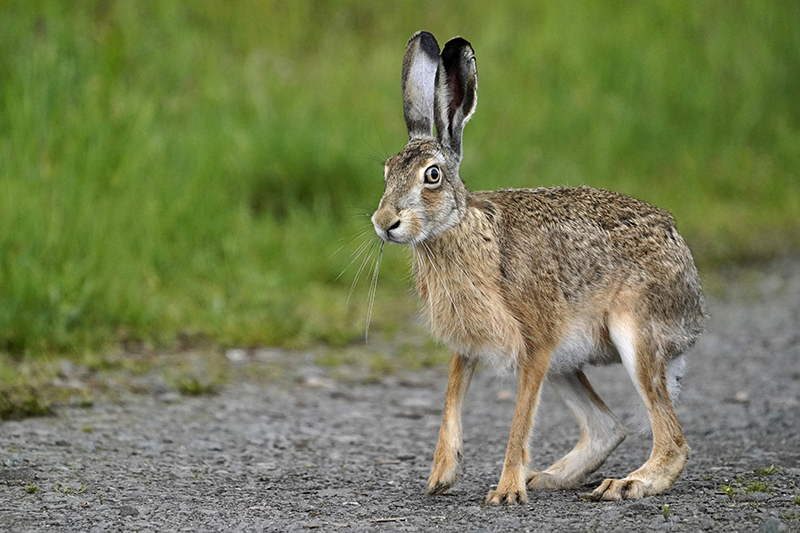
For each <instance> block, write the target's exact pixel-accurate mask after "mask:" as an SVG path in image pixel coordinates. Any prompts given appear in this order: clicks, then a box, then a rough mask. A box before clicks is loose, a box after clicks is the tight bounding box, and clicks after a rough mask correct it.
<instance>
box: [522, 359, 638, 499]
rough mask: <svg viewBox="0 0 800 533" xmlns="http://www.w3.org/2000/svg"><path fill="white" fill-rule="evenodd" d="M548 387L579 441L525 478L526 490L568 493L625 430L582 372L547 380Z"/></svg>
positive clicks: (599, 461)
mask: <svg viewBox="0 0 800 533" xmlns="http://www.w3.org/2000/svg"><path fill="white" fill-rule="evenodd" d="M548 379H549V381H550V384H551V385H552V386H553V389H555V391H556V392H557V393H558V395H559V396H560V397H561V399H562V400H564V403H566V404H567V407H569V409H570V411H572V414H573V415H574V416H575V420H577V422H578V426H580V429H581V438H580V440H578V443H577V444H576V445H575V448H573V450H572V451H571V452H569V453H568V454H567V455H565V456H564V457H562V458H561V459H559V460H558V461H556V462H555V463H553V464H552V465H551V466H550V467H548V468H547V469H546V470H544V471H532V472H530V473H529V474H528V484H527V485H528V488H529V489H572V488H575V487H577V486H579V485H580V484H581V483H582V482H583V480H584V479H585V478H586V476H588V475H589V474H591V473H592V472H594V471H595V470H597V469H598V468H600V465H602V464H603V463H604V462H605V460H606V459H607V458H608V456H609V455H610V454H611V452H613V451H614V450H615V449H616V448H617V446H619V444H620V443H621V442H622V441H623V440H625V435H626V434H625V428H624V427H623V426H622V424H621V423H620V422H619V420H617V417H615V416H614V415H613V413H611V411H610V410H609V409H608V407H606V405H605V404H604V403H603V400H601V399H600V397H599V396H598V395H597V393H596V392H595V391H594V389H592V386H591V385H590V384H589V380H588V379H586V376H585V375H584V373H583V372H582V371H580V370H579V371H576V372H574V373H571V374H556V375H553V376H550V377H549V378H548Z"/></svg>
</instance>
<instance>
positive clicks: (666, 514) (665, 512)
mask: <svg viewBox="0 0 800 533" xmlns="http://www.w3.org/2000/svg"><path fill="white" fill-rule="evenodd" d="M674 512H675V510H674V509H673V508H672V507H670V506H669V504H668V503H665V504H664V507H662V508H661V514H662V515H664V520H669V515H671V514H672V513H674Z"/></svg>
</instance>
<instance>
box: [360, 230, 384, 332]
mask: <svg viewBox="0 0 800 533" xmlns="http://www.w3.org/2000/svg"><path fill="white" fill-rule="evenodd" d="M384 244H386V243H385V242H384V241H381V247H380V248H378V258H377V259H376V260H375V267H374V268H373V271H372V283H371V284H370V293H369V306H368V307H367V329H366V332H365V333H364V344H366V343H367V342H369V323H370V320H372V307H373V306H374V305H375V293H376V292H377V291H378V273H379V272H380V270H381V259H383V245H384Z"/></svg>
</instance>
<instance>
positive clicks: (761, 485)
mask: <svg viewBox="0 0 800 533" xmlns="http://www.w3.org/2000/svg"><path fill="white" fill-rule="evenodd" d="M752 492H769V485H768V484H767V482H766V481H753V482H752V483H750V484H749V485H748V486H747V487H745V489H744V493H745V494H750V493H752Z"/></svg>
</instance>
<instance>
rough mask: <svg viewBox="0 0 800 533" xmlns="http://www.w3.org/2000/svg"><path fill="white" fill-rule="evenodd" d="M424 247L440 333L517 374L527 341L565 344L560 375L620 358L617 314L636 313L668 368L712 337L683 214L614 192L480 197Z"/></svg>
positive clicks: (419, 254) (429, 308) (424, 291)
mask: <svg viewBox="0 0 800 533" xmlns="http://www.w3.org/2000/svg"><path fill="white" fill-rule="evenodd" d="M412 250H413V257H414V270H415V277H416V285H417V291H418V293H419V294H420V296H421V298H422V301H423V305H424V308H425V312H426V314H427V315H428V316H429V319H430V323H431V327H432V329H433V331H434V333H435V334H436V336H437V337H439V338H440V339H441V340H442V341H443V342H445V344H447V346H448V347H449V348H450V349H452V350H453V351H455V352H457V353H459V354H461V355H464V356H467V357H478V358H481V359H483V360H485V361H486V362H489V363H493V364H498V365H500V366H506V367H513V366H515V365H516V364H517V358H518V356H519V354H520V353H523V352H524V350H525V347H524V342H523V339H527V342H528V343H529V344H532V343H533V344H535V346H531V347H532V348H535V349H538V348H539V347H543V346H545V345H548V344H552V343H553V341H555V343H556V347H555V349H554V351H553V354H552V356H551V359H550V365H549V366H550V372H554V371H555V372H559V373H563V372H571V371H575V370H579V369H580V368H581V367H582V366H583V365H584V364H587V363H588V364H604V363H610V362H620V359H619V354H618V353H617V350H616V349H615V348H614V346H613V344H612V343H611V337H610V335H609V329H608V327H609V318H610V317H612V316H615V314H624V313H628V314H630V313H633V314H635V315H636V316H637V317H639V319H640V320H644V321H645V322H646V323H648V324H650V325H652V326H653V327H654V330H653V332H652V334H653V335H654V337H656V339H657V340H658V342H659V343H661V345H662V346H663V347H664V351H663V353H662V356H663V357H664V358H665V362H668V361H669V360H671V359H673V358H674V357H677V356H678V355H680V354H681V353H682V352H683V351H684V350H685V349H686V348H688V347H689V346H690V345H691V344H692V343H693V341H694V340H695V339H696V337H697V336H698V334H699V333H700V332H701V331H702V324H703V321H704V315H703V310H702V297H701V292H700V285H699V282H698V279H697V271H696V269H695V267H694V263H693V261H692V256H691V253H690V252H689V249H688V248H687V246H686V244H685V243H684V242H683V239H682V238H681V237H680V235H679V234H678V232H677V230H676V229H675V224H674V220H673V218H672V216H671V215H670V214H669V213H667V212H665V211H663V210H661V209H658V208H656V207H653V206H651V205H649V204H646V203H644V202H641V201H638V200H635V199H633V198H629V197H626V196H622V195H619V194H616V193H612V192H609V191H604V190H600V189H591V188H588V187H579V188H560V187H557V188H541V189H522V190H502V191H485V192H476V193H471V194H470V196H469V198H468V200H467V209H466V212H465V214H464V216H463V218H462V219H461V221H460V224H459V225H458V226H457V227H454V228H452V229H450V230H449V231H447V232H445V233H443V234H441V235H439V236H437V237H435V238H432V239H429V240H426V241H424V243H422V244H419V245H415V246H412ZM532 251H533V252H534V253H531V252H532ZM654 281H657V282H658V283H657V284H654ZM687 297H688V301H680V299H681V298H687ZM687 306H689V307H690V311H691V312H690V313H687V309H686V308H687Z"/></svg>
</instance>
